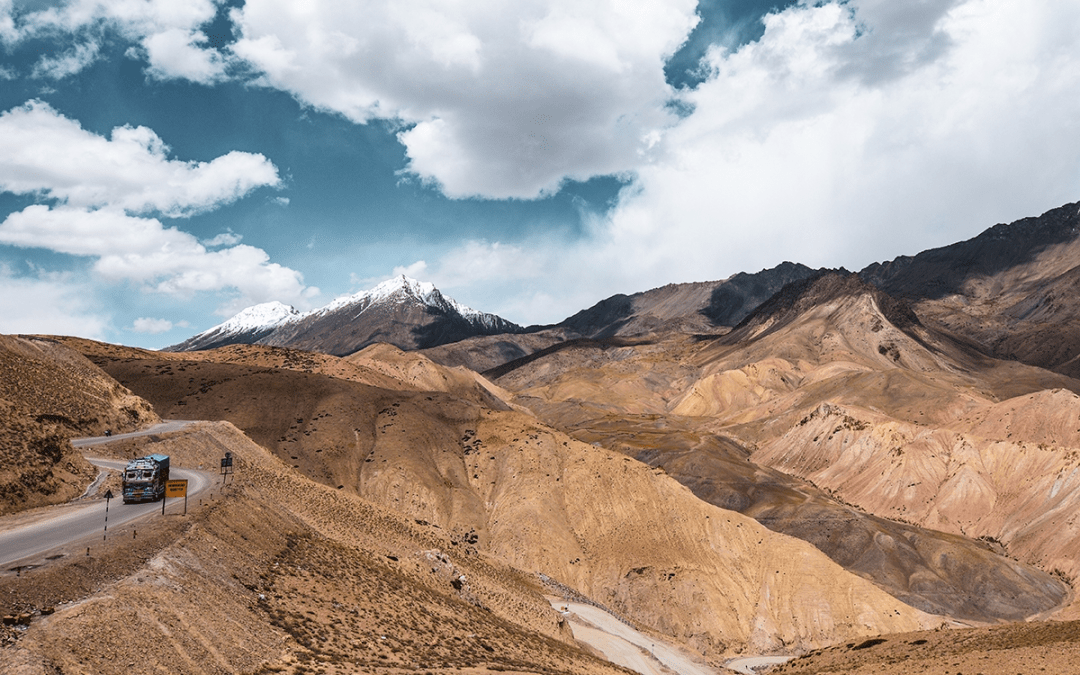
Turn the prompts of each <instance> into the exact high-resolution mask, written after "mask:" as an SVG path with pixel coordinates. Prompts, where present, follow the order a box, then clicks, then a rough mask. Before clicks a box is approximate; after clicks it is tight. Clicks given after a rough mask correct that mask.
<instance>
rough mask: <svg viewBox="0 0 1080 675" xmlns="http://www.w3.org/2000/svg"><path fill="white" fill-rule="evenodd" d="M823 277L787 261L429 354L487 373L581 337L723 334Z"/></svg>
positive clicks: (614, 300)
mask: <svg viewBox="0 0 1080 675" xmlns="http://www.w3.org/2000/svg"><path fill="white" fill-rule="evenodd" d="M817 273H819V272H815V271H814V270H811V269H810V268H809V267H806V266H805V265H799V264H795V263H790V262H785V263H781V264H780V265H777V266H776V267H773V268H771V269H767V270H761V271H760V272H757V273H755V274H746V273H743V272H740V273H738V274H736V275H734V276H732V277H730V278H728V279H723V280H721V281H705V282H700V283H690V284H668V285H667V286H662V287H660V288H654V289H652V290H649V291H644V292H641V293H634V294H632V295H623V294H618V295H613V296H611V297H610V298H605V299H604V300H601V301H600V302H598V303H596V304H595V305H593V306H592V307H590V308H588V309H584V310H582V311H580V312H578V313H577V314H574V315H573V316H571V317H568V318H567V319H564V320H563V321H561V322H559V323H557V324H555V325H552V326H530V327H529V328H527V329H525V332H523V333H519V334H511V335H497V336H480V337H473V338H468V339H465V340H461V341H459V342H454V343H450V344H446V345H441V346H438V347H433V348H431V349H427V350H425V354H426V355H427V356H429V357H430V358H431V359H432V360H434V361H437V362H438V363H442V364H445V365H450V366H465V367H467V368H470V369H471V370H475V371H477V372H481V373H483V372H488V371H491V370H493V369H496V368H499V367H501V366H504V365H505V364H508V363H511V362H513V361H515V360H517V359H522V358H527V357H528V358H536V357H537V356H542V355H543V354H542V352H543V351H544V350H550V349H559V348H560V345H561V344H562V343H565V342H567V341H569V340H577V339H581V338H587V339H599V340H603V339H610V338H621V337H637V338H642V337H646V338H654V337H655V336H656V335H659V334H668V333H683V334H690V335H693V334H721V333H725V332H727V330H728V329H729V328H731V327H732V326H734V325H735V324H737V323H738V322H739V321H741V320H742V319H743V318H744V317H745V316H746V315H747V314H749V313H750V312H751V311H753V309H754V308H755V307H757V306H758V305H759V304H761V303H762V302H764V301H765V300H767V299H768V298H769V297H771V296H772V295H773V294H774V293H776V292H777V291H779V290H780V289H781V288H783V287H784V286H785V285H786V284H788V283H790V282H793V281H797V280H800V279H805V278H807V277H809V276H813V275H814V274H817Z"/></svg>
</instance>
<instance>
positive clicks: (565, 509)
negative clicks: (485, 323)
mask: <svg viewBox="0 0 1080 675" xmlns="http://www.w3.org/2000/svg"><path fill="white" fill-rule="evenodd" d="M211 353H212V352H211ZM390 355H391V356H393V357H394V359H392V362H393V361H395V360H397V361H399V360H400V358H401V357H400V355H399V353H398V352H396V351H394V352H391V354H390ZM168 365H169V366H170V367H162V364H153V363H151V362H149V361H146V360H128V359H118V360H116V361H113V362H111V363H105V364H104V367H105V368H106V369H107V370H109V371H110V372H112V373H113V374H114V375H115V376H116V377H118V378H119V379H120V380H121V381H124V382H126V383H128V384H129V385H130V386H132V387H134V389H135V390H136V391H140V392H141V393H142V394H143V395H145V396H147V397H148V398H149V400H152V401H153V402H154V403H155V405H156V406H157V407H158V409H159V410H162V411H163V413H164V414H166V415H168V416H176V415H179V414H181V413H182V414H183V415H187V416H194V417H199V418H204V417H205V418H211V419H213V418H215V417H216V418H218V419H228V420H230V421H232V422H233V423H235V424H237V425H238V426H239V427H240V428H241V429H244V430H245V432H246V433H248V434H249V435H250V436H251V437H252V438H254V439H256V440H259V441H260V442H261V443H263V444H264V445H266V446H267V447H269V448H271V449H273V450H274V452H275V453H276V454H277V455H278V456H279V457H281V458H282V459H283V460H285V461H286V462H287V463H289V464H291V465H292V466H293V467H294V468H296V469H298V470H299V471H301V472H302V473H304V474H306V475H308V476H310V477H312V478H314V479H316V480H318V481H320V482H322V483H324V484H326V485H329V486H332V487H340V489H341V491H342V493H354V494H357V495H358V496H361V497H364V498H366V499H369V500H371V501H373V502H375V503H377V504H381V505H384V506H385V507H388V508H392V509H394V510H395V511H398V512H400V513H403V514H405V515H407V516H410V517H412V518H414V519H416V520H420V521H424V522H429V523H432V524H433V525H437V526H438V527H439V528H440V530H442V531H445V532H447V533H448V534H449V535H450V536H452V537H453V538H455V539H457V540H458V541H460V542H466V543H468V542H472V543H474V544H475V545H476V546H477V547H478V548H479V549H480V550H483V551H487V552H489V553H490V554H492V555H494V556H495V557H497V558H499V559H500V560H502V561H504V562H506V563H508V564H510V565H513V566H514V567H516V568H518V569H522V570H525V571H528V572H537V573H543V574H545V575H547V576H549V577H551V578H554V579H556V580H558V581H560V582H562V583H564V584H566V585H568V586H570V587H571V588H573V589H575V590H576V591H577V592H579V593H582V594H584V595H585V596H588V597H591V598H593V599H595V600H597V601H599V602H602V603H604V604H605V605H607V606H609V607H611V608H612V609H614V610H616V611H618V612H620V613H621V614H623V615H625V616H626V617H628V618H630V619H631V620H633V621H635V622H637V623H639V624H640V625H642V626H644V627H647V628H651V629H653V630H657V631H659V632H661V633H664V634H667V635H669V636H672V637H674V638H676V639H678V640H680V641H685V642H687V643H688V644H690V645H691V646H693V647H694V648H695V649H697V650H699V651H700V652H701V653H702V654H703V655H705V656H707V657H709V658H714V659H715V658H718V657H719V656H721V655H724V654H728V653H733V652H735V651H739V650H744V649H749V648H753V649H776V648H780V647H785V648H789V649H790V648H800V647H809V646H812V645H817V644H826V643H829V642H831V641H833V640H835V639H838V637H837V636H841V635H845V636H846V635H856V636H857V635H866V634H872V633H876V632H881V631H893V630H905V629H910V628H914V627H917V626H920V625H937V623H940V621H941V620H942V619H940V618H937V619H935V618H931V617H930V616H929V615H926V614H923V613H921V612H918V611H917V610H915V609H913V608H912V607H910V606H908V605H905V604H903V603H901V602H899V601H897V600H896V599H894V598H892V597H890V596H889V595H887V594H886V593H884V592H882V591H880V590H879V589H877V588H875V587H874V586H873V585H871V584H869V583H867V582H866V581H864V580H863V579H861V578H859V577H857V576H854V575H851V574H848V573H846V572H844V571H843V569H842V568H840V567H839V566H837V565H835V564H834V563H832V562H830V561H829V560H828V558H827V557H826V556H824V555H822V554H821V553H820V552H818V551H817V550H816V549H814V548H813V547H811V546H809V545H807V544H805V543H803V542H800V541H798V540H795V539H791V538H788V537H784V536H782V535H778V534H775V533H773V532H770V531H769V530H767V529H765V528H762V527H760V526H759V525H758V524H757V523H756V522H754V521H753V520H751V519H747V518H743V517H742V516H739V515H738V514H736V513H732V512H725V511H720V510H717V509H715V507H712V506H710V505H707V504H705V503H704V502H702V501H700V500H698V499H697V498H695V497H694V496H693V494H692V493H690V492H689V491H688V490H686V489H685V488H683V487H682V486H680V485H679V484H678V483H677V482H676V481H674V480H672V479H671V478H670V477H668V476H666V475H664V474H663V472H660V471H655V470H652V469H650V468H649V467H647V466H644V465H642V464H639V463H638V462H636V461H633V460H631V459H629V458H627V457H625V456H622V455H620V454H617V453H613V452H609V451H606V450H602V449H598V448H595V447H593V446H590V445H587V444H584V443H580V442H578V441H575V440H572V439H571V438H569V437H567V436H565V435H563V434H561V433H559V432H556V431H553V430H551V429H549V428H547V427H546V426H544V425H542V424H540V423H539V422H537V420H536V419H535V418H533V417H531V416H530V415H526V414H523V413H520V412H517V411H514V410H511V409H508V408H507V406H505V405H495V406H493V405H489V404H488V403H487V402H486V401H484V400H479V399H470V398H459V397H457V396H454V395H451V394H447V393H443V392H438V391H428V392H413V391H407V390H406V391H402V390H397V391H394V390H386V389H379V388H374V387H368V386H365V385H362V384H358V383H355V382H351V381H346V380H340V379H336V378H331V377H327V376H323V375H318V374H315V373H298V372H287V371H279V372H274V373H270V372H267V371H266V370H265V369H260V368H252V367H249V366H241V365H237V364H225V363H213V362H211V361H208V360H204V361H201V362H182V361H170V362H169V364H168ZM391 365H392V364H391ZM387 372H389V371H387ZM474 381H475V380H474ZM496 403H498V401H497V400H496ZM856 589H858V590H857V591H856ZM905 627H909V628H905ZM841 639H842V638H841Z"/></svg>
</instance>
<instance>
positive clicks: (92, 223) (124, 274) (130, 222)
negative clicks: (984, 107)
mask: <svg viewBox="0 0 1080 675" xmlns="http://www.w3.org/2000/svg"><path fill="white" fill-rule="evenodd" d="M0 243H5V244H11V245H13V246H22V247H40V248H47V249H50V250H53V251H57V252H59V253H68V254H71V255H79V256H92V257H95V258H97V260H96V261H95V263H94V266H93V269H94V271H96V272H97V273H98V274H100V275H101V276H102V277H104V278H105V279H108V280H111V281H121V280H128V281H135V282H137V283H140V284H142V285H143V286H144V287H145V288H147V289H149V290H153V291H157V292H161V293H169V294H175V295H190V294H191V293H194V292H198V291H219V290H223V289H236V290H238V291H239V292H240V293H241V296H242V300H241V301H242V302H246V303H248V304H251V303H258V302H267V301H270V300H282V301H285V302H291V303H294V304H300V305H306V304H307V299H308V298H310V297H312V295H313V294H315V293H318V289H312V288H308V287H306V286H305V285H304V283H303V275H301V274H300V273H299V272H297V271H296V270H292V269H289V268H288V267H283V266H281V265H279V264H277V263H271V262H270V259H269V256H268V255H267V254H266V252H265V251H263V250H262V249H258V248H255V247H253V246H247V245H244V244H241V245H238V246H232V247H229V248H225V249H220V250H217V251H208V250H207V249H206V247H205V246H203V245H202V244H200V243H199V241H198V240H197V239H196V238H195V237H194V236H192V235H190V234H188V233H187V232H182V231H180V230H178V229H176V228H175V227H169V228H166V227H164V226H163V225H162V224H161V222H159V221H158V220H157V219H154V218H142V217H136V216H129V215H127V214H125V213H124V212H123V211H122V210H118V209H114V208H101V209H96V210H87V209H81V208H72V207H63V206H61V207H56V208H50V207H48V206H45V205H42V204H35V205H32V206H28V207H26V208H25V209H23V210H22V211H18V212H16V213H12V214H11V215H9V216H8V217H7V218H6V219H5V220H4V222H3V223H0ZM231 306H232V305H230V307H231Z"/></svg>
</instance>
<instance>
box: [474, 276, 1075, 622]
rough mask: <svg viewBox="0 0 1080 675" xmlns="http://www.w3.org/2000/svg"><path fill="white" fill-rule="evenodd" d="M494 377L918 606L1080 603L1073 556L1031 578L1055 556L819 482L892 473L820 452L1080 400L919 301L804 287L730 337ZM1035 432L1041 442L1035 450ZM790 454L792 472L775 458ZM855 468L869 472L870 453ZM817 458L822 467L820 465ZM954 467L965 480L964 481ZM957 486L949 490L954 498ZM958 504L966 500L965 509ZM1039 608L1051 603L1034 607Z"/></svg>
mask: <svg viewBox="0 0 1080 675" xmlns="http://www.w3.org/2000/svg"><path fill="white" fill-rule="evenodd" d="M491 374H492V375H493V376H496V379H495V382H496V383H497V384H499V385H500V386H501V387H503V388H505V389H507V390H510V391H514V392H517V394H518V397H517V398H516V399H515V400H516V401H517V402H518V403H520V404H523V405H527V406H529V407H530V408H531V409H532V410H534V411H535V412H537V414H538V415H540V416H541V418H542V419H544V420H545V421H547V422H548V423H550V424H553V425H554V426H557V427H559V428H562V429H565V430H566V431H567V432H568V433H570V434H571V435H573V436H574V437H576V438H580V439H582V440H586V441H589V442H594V443H600V444H602V445H604V446H605V447H609V448H612V449H616V450H620V451H622V452H625V453H627V454H630V455H631V456H634V457H636V458H638V459H641V460H643V461H646V462H648V463H650V464H653V465H655V466H663V468H664V469H665V471H667V472H668V473H669V475H671V476H672V477H674V478H676V479H677V480H679V481H680V482H682V483H683V484H685V485H687V486H688V487H690V488H691V489H692V490H694V493H695V494H696V495H698V496H699V497H700V498H702V499H705V500H707V501H710V502H711V503H714V504H718V505H721V506H724V507H726V508H734V509H737V510H739V511H741V512H743V513H746V514H747V515H751V516H753V517H755V518H760V522H762V523H763V524H765V525H767V526H768V527H771V528H774V529H777V530H778V531H782V532H786V533H789V534H792V535H794V536H799V537H801V538H803V539H805V540H807V541H810V542H812V543H814V544H815V545H816V546H818V548H819V549H820V550H822V551H823V552H825V553H826V554H828V555H829V556H830V557H832V558H833V560H835V561H837V562H839V563H841V564H844V565H845V566H847V567H848V568H849V569H851V570H853V571H856V572H858V573H860V574H863V575H865V576H867V577H868V578H871V579H873V580H874V581H875V582H876V583H878V584H879V585H881V586H882V587H883V588H886V589H888V590H889V591H890V592H891V593H892V594H894V595H896V596H897V597H902V598H904V599H905V600H906V601H907V602H910V603H911V604H913V605H915V606H917V607H924V608H931V607H936V608H938V609H939V611H946V612H947V613H950V614H951V615H954V616H964V617H967V618H972V619H976V618H978V619H982V620H986V619H991V618H994V617H997V618H1018V617H1019V616H1021V615H1023V614H1025V613H1027V612H1041V611H1045V610H1048V609H1051V608H1053V607H1055V606H1056V605H1058V604H1059V603H1060V602H1061V601H1062V600H1064V599H1065V597H1066V596H1065V587H1064V586H1063V585H1061V584H1060V583H1059V582H1056V581H1051V580H1050V578H1049V577H1048V576H1047V575H1046V574H1045V572H1049V571H1052V570H1054V569H1058V570H1061V571H1063V572H1065V573H1067V574H1070V575H1071V574H1073V573H1074V572H1072V571H1071V569H1072V568H1071V567H1066V566H1063V565H1064V563H1063V562H1062V561H1061V560H1060V558H1057V559H1055V564H1054V565H1050V566H1046V567H1044V571H1043V572H1042V573H1040V572H1038V571H1036V570H1034V569H1033V568H1032V567H1031V566H1030V565H1032V564H1040V563H1043V562H1045V560H1044V559H1043V558H1041V557H1040V556H1036V555H1028V556H1026V557H1025V558H1024V559H1025V560H1026V561H1027V563H1028V566H1018V565H1016V563H1015V562H1013V561H1010V560H1008V559H1007V558H1004V557H1001V556H999V555H994V554H993V550H994V548H993V547H994V546H999V545H1001V543H1002V542H1003V543H1004V545H1006V546H1007V547H1009V549H1008V550H1010V551H1013V550H1016V549H1018V548H1019V542H1017V541H1014V540H1013V539H1012V538H1010V537H1007V536H1003V532H1001V531H999V530H994V531H989V530H983V531H979V532H975V533H971V534H972V536H983V537H985V538H986V539H985V541H984V542H974V541H971V540H970V539H965V538H964V537H963V536H958V535H963V534H965V532H969V533H970V531H968V530H965V529H964V528H957V527H946V528H942V527H941V523H940V522H938V521H928V520H924V521H922V522H918V523H914V522H905V520H907V518H906V512H905V511H903V510H890V511H882V510H880V509H878V508H877V507H876V504H877V502H876V501H875V500H878V499H881V498H882V497H883V496H884V495H885V494H896V492H897V490H898V485H897V483H898V479H897V478H896V477H893V478H888V479H885V478H882V479H880V480H875V482H873V483H868V484H865V486H864V489H863V490H862V491H860V492H858V493H857V494H853V493H849V492H840V491H839V490H837V488H836V484H835V483H833V482H823V481H822V480H821V479H819V476H826V475H827V476H829V477H830V479H832V477H833V476H835V480H847V479H854V480H866V479H869V475H870V474H869V471H871V470H874V471H875V473H874V475H875V476H876V475H877V473H876V472H877V471H880V470H881V468H882V467H881V465H879V464H877V463H873V464H870V463H868V464H866V466H865V469H863V465H861V464H860V465H859V468H860V469H863V470H865V471H866V472H867V474H866V475H865V476H863V474H861V473H858V472H854V473H853V467H850V466H849V467H847V471H837V470H833V471H830V467H831V466H832V462H833V458H832V457H819V455H817V454H815V453H818V452H819V449H820V448H824V447H833V443H838V444H840V445H839V447H842V448H844V449H845V450H847V451H848V452H849V453H866V452H871V450H869V449H866V448H865V446H854V447H852V446H850V439H851V438H852V437H853V436H858V435H860V434H862V433H864V432H866V433H870V431H869V430H870V429H872V428H874V427H875V426H876V425H887V424H889V423H890V422H887V421H886V420H891V424H894V425H900V424H908V425H912V424H913V425H922V426H926V427H927V428H928V430H927V433H937V434H941V433H943V429H944V428H945V427H947V426H948V425H951V424H953V423H955V421H956V419H957V418H958V417H962V416H964V415H968V414H972V413H973V412H974V411H976V410H980V411H986V410H988V409H989V408H990V407H991V406H993V405H995V404H996V402H997V401H998V400H1000V397H1002V396H1005V397H1007V396H1013V395H1016V394H1019V393H1027V392H1032V391H1038V390H1039V389H1042V388H1045V387H1061V386H1065V385H1072V386H1076V385H1080V383H1077V382H1075V381H1070V380H1068V379H1067V378H1064V377H1061V376H1058V375H1054V374H1052V373H1048V372H1046V371H1043V370H1040V369H1037V368H1031V367H1027V366H1023V365H1021V364H1016V363H1010V362H1002V361H997V360H993V359H989V358H987V357H985V356H984V355H982V354H981V353H979V352H978V351H976V350H974V349H972V348H971V347H970V346H968V345H966V344H964V343H958V342H956V341H955V340H953V339H952V338H951V337H949V336H948V335H945V334H939V333H937V332H935V331H934V330H932V329H928V328H926V327H925V326H923V325H922V323H921V322H920V320H919V318H918V316H917V315H915V314H914V313H913V312H912V310H911V309H910V307H908V306H907V305H906V303H904V302H903V301H899V300H895V299H893V298H891V297H889V296H888V295H886V294H885V293H883V292H882V291H880V290H878V289H876V288H874V287H872V286H869V285H868V284H866V283H865V282H863V281H861V280H860V279H859V277H858V276H856V275H850V274H841V273H827V274H820V275H818V276H816V277H814V278H810V279H806V280H803V281H800V282H796V283H794V284H791V285H789V286H788V287H786V288H785V289H784V290H783V291H781V293H779V294H777V295H776V296H774V297H773V298H772V299H770V300H769V301H768V302H766V303H764V304H763V305H762V306H760V307H759V308H758V309H757V310H756V311H755V312H754V313H752V314H750V315H749V316H748V317H747V318H746V319H745V320H744V321H743V322H742V323H741V324H740V325H739V326H738V327H736V328H735V330H733V331H732V332H731V333H729V334H727V335H724V336H721V337H718V338H709V339H702V338H690V337H683V338H671V339H668V340H661V341H657V340H649V341H640V340H639V341H638V342H636V343H635V342H633V341H631V340H623V341H621V342H618V341H616V340H606V341H592V342H589V341H579V342H577V343H574V344H569V345H566V346H565V347H563V348H561V349H554V348H553V349H552V350H549V352H548V353H547V354H546V355H544V356H543V357H541V358H536V359H522V360H520V361H518V362H513V363H510V364H507V365H506V366H504V367H503V368H501V369H498V370H496V371H493V372H492V373H491ZM861 410H867V411H871V410H872V411H874V412H875V413H876V415H877V417H876V418H875V419H874V421H873V422H872V421H870V418H869V417H868V416H866V415H863V414H861V413H857V412H853V411H861ZM1055 414H1056V413H1055ZM823 417H824V418H827V419H828V421H827V422H821V421H820V420H821V419H822V418H823ZM826 425H831V426H830V427H829V428H828V429H825V426H826ZM886 428H891V427H888V426H886ZM1033 434H1034V432H1033V431H1030V432H1029V433H1028V434H1027V435H1028V436H1030V438H1031V439H1033V440H1034V438H1036V436H1035V435H1033ZM886 438H887V436H886ZM843 439H847V440H846V441H845V440H843ZM1039 440H1040V441H1041V440H1042V438H1041V437H1039ZM1070 442H1071V441H1070ZM845 443H847V444H845ZM781 449H782V450H783V452H784V453H785V454H783V457H784V461H783V462H780V461H778V457H779V455H777V454H774V453H779V452H781ZM894 450H896V448H895V447H891V446H888V447H883V448H881V449H880V452H882V453H883V457H882V460H881V461H882V462H885V463H888V462H891V461H895V458H896V457H897V455H896V454H892V455H890V454H889V453H890V452H892V451H894ZM837 451H839V449H838V450H837ZM875 451H876V450H875ZM908 452H911V451H908ZM853 456H858V457H860V458H861V460H862V461H863V462H867V459H866V457H865V454H855V455H853ZM809 457H814V458H815V459H814V460H813V461H812V462H810V461H807V462H805V463H804V462H803V459H804V458H809ZM1062 457H1064V456H1062ZM748 459H749V460H751V461H747V460H748ZM909 461H911V462H915V464H912V466H919V464H918V462H925V461H930V462H931V463H934V462H935V461H936V460H935V459H933V458H930V457H927V458H926V459H910V460H909ZM999 461H1000V460H999ZM962 463H963V462H961V464H962ZM807 464H809V466H807ZM954 466H955V468H950V469H948V471H956V470H960V469H961V466H960V465H954ZM770 468H778V469H781V470H782V471H783V472H784V473H780V472H778V471H772V470H770ZM1017 468H1019V465H1018V466H1017ZM811 469H812V470H813V473H811ZM791 474H793V475H794V477H793V476H792V475H791ZM856 476H860V478H856ZM799 477H806V478H809V479H811V480H812V483H807V482H803V481H800V480H798V478H799ZM905 480H906V482H905V483H904V484H905V485H906V484H910V483H913V482H917V480H916V479H914V478H907V477H905ZM944 480H945V477H944V476H943V477H942V478H940V479H938V481H937V482H935V483H932V484H933V485H942V486H945V487H949V488H950V489H949V490H947V492H949V493H950V494H951V486H947V484H946V483H943V481H944ZM858 484H859V485H860V486H863V485H864V484H863V483H858ZM944 496H945V495H943V494H942V495H937V498H939V499H941V498H944ZM837 498H840V499H841V500H842V501H840V500H838V499H837ZM950 499H953V500H955V501H957V502H958V503H962V502H963V498H962V497H961V496H959V495H953V496H951V497H950ZM852 504H853V505H858V507H861V508H855V507H852V506H850V505H852ZM889 518H891V520H890V519H889ZM900 519H903V520H900ZM915 524H918V525H921V526H930V527H937V528H939V529H945V530H946V531H945V532H940V531H933V530H929V529H925V527H914V526H913V525H915ZM1043 531H1045V532H1049V530H1043ZM986 542H990V543H991V544H993V545H992V546H990V545H988V544H987V543H986ZM996 550H997V552H998V553H1000V552H1002V551H1003V549H1001V548H998V549H996ZM1045 550H1047V551H1048V550H1049V549H1045ZM1055 550H1056V549H1055ZM1038 597H1041V598H1043V600H1041V601H1037V602H1033V603H1032V604H1027V603H1028V601H1032V600H1034V599H1035V598H1038ZM1019 598H1024V600H1023V601H1021V602H1020V604H1017V600H1018V599H1019ZM942 608H945V609H944V610H942Z"/></svg>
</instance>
